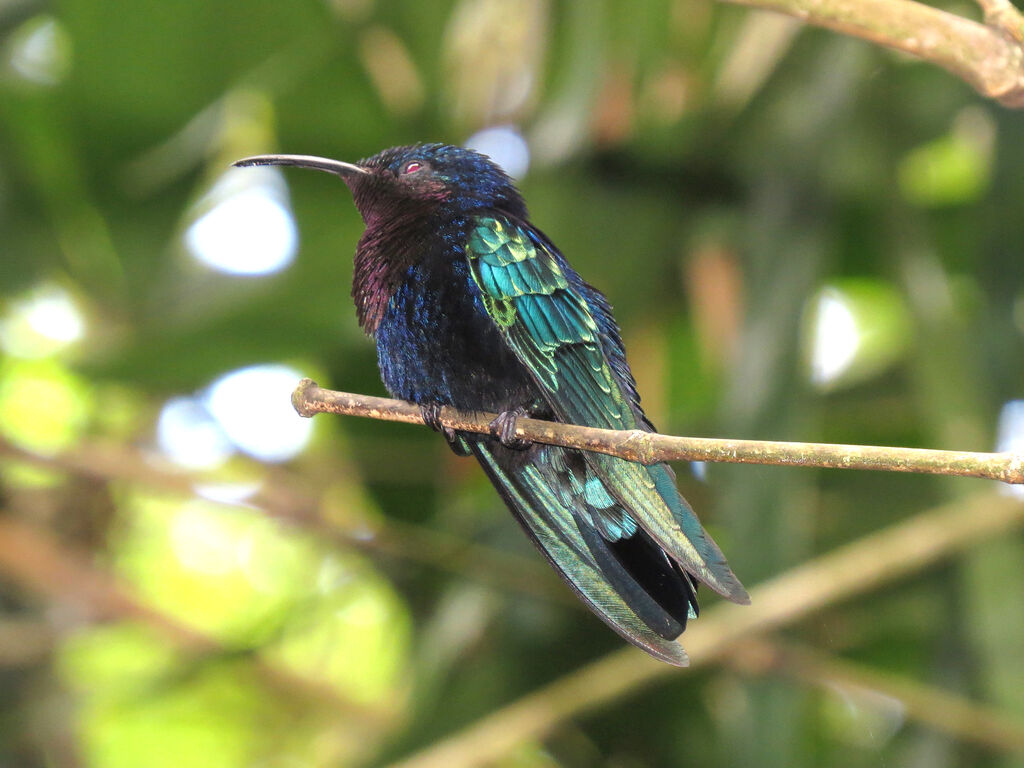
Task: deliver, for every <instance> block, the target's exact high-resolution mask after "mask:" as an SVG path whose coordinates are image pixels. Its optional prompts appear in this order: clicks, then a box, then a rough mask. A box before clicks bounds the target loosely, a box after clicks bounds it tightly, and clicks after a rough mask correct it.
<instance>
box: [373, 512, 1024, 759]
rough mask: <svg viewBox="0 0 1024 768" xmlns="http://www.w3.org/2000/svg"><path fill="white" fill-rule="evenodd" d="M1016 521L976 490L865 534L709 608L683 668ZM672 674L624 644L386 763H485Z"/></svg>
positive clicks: (690, 635)
mask: <svg viewBox="0 0 1024 768" xmlns="http://www.w3.org/2000/svg"><path fill="white" fill-rule="evenodd" d="M1022 524H1024V503H1022V502H1021V501H1019V500H1017V499H1014V498H1012V497H1008V496H1004V495H999V494H979V495H977V496H973V497H971V498H968V499H964V500H961V501H957V502H955V503H952V504H949V505H946V506H944V507H939V508H937V509H934V510H931V511H928V512H924V513H922V514H920V515H917V516H916V517H913V518H911V519H909V520H906V521H904V522H901V523H897V524H896V525H893V526H891V527H889V528H887V529H885V530H882V531H879V532H878V533H874V534H871V535H869V536H865V537H863V538H861V539H859V540H857V541H855V542H853V543H851V544H848V545H846V546H844V547H841V548H839V549H838V550H836V551H834V552H831V553H829V554H826V555H822V556H820V557H818V558H815V559H813V560H810V561H809V562H807V563H804V564H803V565H800V566H797V567H796V568H793V569H791V570H789V571H787V572H785V573H783V574H781V575H780V576H777V577H775V578H773V579H771V580H770V581H768V582H766V583H764V584H761V585H759V586H757V587H755V588H754V589H752V590H751V591H750V598H751V605H750V606H738V605H734V604H732V603H718V604H717V605H714V606H712V607H711V608H710V609H708V610H707V611H706V612H705V613H704V615H702V616H701V618H700V620H699V621H697V622H695V623H694V624H693V626H692V627H691V628H690V629H688V630H687V633H686V634H685V635H684V636H683V640H684V642H685V645H686V648H687V650H688V652H689V654H690V663H691V666H693V667H696V666H700V665H706V664H711V663H715V662H717V661H720V660H721V659H722V658H724V657H725V656H726V654H728V653H730V652H731V651H732V649H734V648H735V647H736V644H737V643H738V642H739V641H741V640H745V639H747V638H749V637H751V636H754V635H757V634H760V633H763V632H766V631H770V630H774V629H778V628H780V627H783V626H786V625H790V624H793V623H794V622H796V621H799V620H800V619H803V618H805V617H807V616H808V615H810V614H811V613H813V612H815V611H818V610H821V609H822V608H825V607H827V606H831V605H835V604H836V603H838V602H841V601H843V600H847V599H849V598H851V597H854V596H855V595H860V594H863V593H865V592H868V591H870V590H872V589H875V588H877V587H879V586H881V585H883V584H887V583H890V582H892V581H895V580H896V579H899V578H901V577H903V576H906V575H908V574H910V573H913V572H915V571H918V570H920V569H922V568H924V567H926V566H928V565H930V564H932V563H934V562H936V561H937V560H939V559H941V558H943V557H948V556H949V555H950V554H952V553H953V552H958V551H962V550H964V549H966V548H968V547H970V546H972V545H974V544H976V543H977V542H980V541H983V540H985V539H988V538H991V537H992V536H995V535H998V534H1001V533H1006V532H1007V531H1010V530H1012V529H1014V528H1016V527H1018V526H1020V525H1022ZM677 674H680V672H679V671H678V670H677V669H676V668H675V667H670V666H669V665H667V664H661V663H659V662H657V661H655V660H653V659H651V658H650V657H648V656H645V655H643V654H642V653H640V652H638V651H636V650H634V649H632V648H626V649H623V650H621V651H616V652H615V653H612V654H609V655H608V656H605V657H604V658H602V659H598V660H597V661H595V662H593V663H591V664H588V665H586V666H584V667H582V668H580V669H578V670H576V671H575V672H573V673H571V674H569V675H566V676H565V677H563V678H561V679H559V680H556V681H554V682H552V683H549V684H548V685H545V686H544V687H542V688H540V689H539V690H537V691H535V692H533V693H531V694H528V695H527V696H524V697H523V698H521V699H519V700H518V701H515V702H513V703H512V704H509V705H508V706H506V707H503V708H502V709H499V710H498V711H496V712H493V713H492V714H490V715H488V716H487V717H485V718H483V719H482V720H479V721H477V722H476V723H473V724H472V725H470V726H468V727H467V728H465V729H464V730H462V731H461V732H459V733H457V734H455V735H453V736H451V737H449V738H447V739H445V740H443V741H441V742H439V743H437V744H435V745H433V746H432V747H428V748H427V749H426V750H424V751H423V752H420V753H418V754H415V755H413V756H412V757H410V758H408V759H406V760H403V761H401V762H400V763H397V764H396V765H394V766H392V768H470V767H471V766H482V765H489V764H491V763H493V762H496V761H497V760H498V759H499V758H501V757H502V756H503V755H505V754H507V753H508V752H509V751H510V750H511V749H513V748H514V747H515V746H516V745H518V744H520V743H522V742H524V741H527V740H530V739H538V738H543V737H544V736H546V735H547V734H549V733H550V732H551V731H552V730H554V729H555V728H556V727H557V726H558V725H559V724H560V723H562V722H565V721H566V720H568V719H570V718H573V717H577V716H580V715H582V714H585V713H587V712H592V711H594V710H596V709H599V708H600V707H602V706H605V705H607V704H608V703H610V702H612V701H614V700H616V699H618V698H620V697H622V696H626V695H629V694H632V693H635V692H636V691H638V690H639V689H641V688H643V687H644V686H647V685H651V684H652V683H655V682H657V681H660V680H664V679H667V678H669V677H670V676H672V675H677ZM683 674H685V673H683Z"/></svg>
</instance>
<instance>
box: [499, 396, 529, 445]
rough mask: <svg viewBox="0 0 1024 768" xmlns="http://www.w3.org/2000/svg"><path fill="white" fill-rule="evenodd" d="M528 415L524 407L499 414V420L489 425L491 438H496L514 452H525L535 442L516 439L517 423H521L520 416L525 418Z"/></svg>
mask: <svg viewBox="0 0 1024 768" xmlns="http://www.w3.org/2000/svg"><path fill="white" fill-rule="evenodd" d="M526 413H527V411H526V409H525V408H523V407H522V406H520V407H518V408H516V409H515V410H514V411H504V412H502V413H499V414H498V416H497V418H495V419H494V421H492V422H491V423H490V424H489V425H488V426H489V427H490V431H491V437H493V438H496V439H497V440H498V442H500V443H501V444H502V445H503V446H505V447H506V448H511V449H512V450H513V451H525V450H526V449H527V448H529V447H530V446H531V445H533V442H531V441H530V440H524V439H523V438H521V437H516V422H517V421H519V417H520V416H525V415H526Z"/></svg>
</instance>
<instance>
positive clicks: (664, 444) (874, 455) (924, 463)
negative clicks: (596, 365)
mask: <svg viewBox="0 0 1024 768" xmlns="http://www.w3.org/2000/svg"><path fill="white" fill-rule="evenodd" d="M292 404H293V405H294V406H295V410H296V411H298V412H299V414H301V415H302V416H312V415H313V414H315V413H338V414H344V415H348V416H363V417H366V418H371V419H382V420H384V421H399V422H403V423H406V424H423V423H424V421H423V416H422V414H421V412H420V409H419V406H417V405H414V404H412V403H407V402H405V401H403V400H391V399H388V398H384V397H371V396H369V395H354V394H351V393H348V392H335V391H332V390H329V389H322V388H320V387H319V386H318V385H317V384H316V382H314V381H311V380H310V379H303V380H302V381H301V382H300V383H299V386H298V387H297V388H296V389H295V392H293V393H292ZM495 416H496V414H493V413H464V412H461V411H457V410H455V409H454V408H448V407H445V408H442V409H441V416H440V418H441V423H443V424H444V425H445V426H448V427H451V428H452V429H456V430H461V431H465V432H477V433H482V434H488V433H489V432H490V426H489V425H490V422H491V421H493V420H494V418H495ZM516 436H517V437H521V438H524V439H526V440H529V441H531V442H537V443H546V444H548V445H561V446H565V447H568V448H579V449H581V450H584V451H596V452H598V453H606V454H609V455H611V456H618V457H620V458H624V459H629V460H630V461H638V462H640V463H642V464H653V463H655V462H658V461H715V462H728V463H733V464H774V465H778V466H798V467H828V468H832V469H876V470H886V471H889V472H921V473H926V474H933V475H961V476H966V477H983V478H989V479H992V480H1001V481H1003V482H1004V483H1024V454H1022V453H1012V452H1004V453H974V452H969V451H937V450H929V449H925V448H888V447H883V446H875V445H839V444H834V443H783V442H776V441H767V440H732V439H723V438H710V437H676V436H673V435H660V434H657V433H655V432H643V431H641V430H636V429H633V430H624V431H616V430H611V429H597V428H595V427H580V426H576V425H573V424H559V423H555V422H550V421H541V420H538V419H526V418H521V419H519V420H518V421H517V422H516Z"/></svg>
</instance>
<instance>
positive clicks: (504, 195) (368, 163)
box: [235, 144, 526, 225]
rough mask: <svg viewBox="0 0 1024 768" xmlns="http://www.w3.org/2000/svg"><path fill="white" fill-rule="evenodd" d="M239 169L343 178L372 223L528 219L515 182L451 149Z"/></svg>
mask: <svg viewBox="0 0 1024 768" xmlns="http://www.w3.org/2000/svg"><path fill="white" fill-rule="evenodd" d="M235 165H236V166H251V165H289V166H295V167H299V168H313V169H316V170H320V171H327V172H328V173H333V174H336V175H338V176H340V177H341V178H342V179H343V180H344V181H345V183H346V184H347V185H348V186H349V188H350V189H351V190H352V196H353V198H354V199H355V203H356V207H357V208H358V209H359V212H360V213H361V214H362V216H363V220H364V221H365V222H366V223H367V224H368V225H371V224H374V223H378V222H384V221H388V220H395V219H407V218H409V217H418V216H430V215H432V214H435V213H441V214H442V215H444V214H450V215H453V216H455V215H463V214H472V213H474V212H476V211H484V210H492V211H503V212H505V213H508V214H511V215H513V216H516V217H520V218H525V217H526V208H525V205H524V204H523V200H522V197H520V195H519V192H518V191H517V190H516V188H515V185H514V184H513V183H512V180H511V179H509V177H508V176H507V175H506V174H505V172H504V171H503V170H502V169H501V168H500V167H499V166H498V165H497V164H495V163H494V162H493V161H492V160H491V159H490V158H488V157H487V156H486V155H482V154H480V153H479V152H474V151H473V150H471V149H464V148H462V147H454V146H451V145H449V144H413V145H411V146H407V147H392V148H391V149H385V150H384V151H383V152H379V153H378V154H376V155H374V156H373V157H369V158H366V159H365V160H360V161H359V162H358V163H346V162H342V161H340V160H329V159H327V158H322V157H313V156H310V155H257V156H256V157H247V158H245V159H244V160H239V161H237V162H236V163H235Z"/></svg>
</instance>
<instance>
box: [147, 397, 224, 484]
mask: <svg viewBox="0 0 1024 768" xmlns="http://www.w3.org/2000/svg"><path fill="white" fill-rule="evenodd" d="M156 441H157V445H158V446H159V448H160V451H161V452H162V453H163V454H164V456H166V457H167V458H168V459H170V460H171V461H173V462H174V463H175V464H177V465H178V466H180V467H184V468H186V469H194V470H200V469H213V468H214V467H217V466H219V465H220V464H223V463H224V462H225V461H226V460H227V459H228V458H230V457H231V455H232V454H233V453H234V446H233V445H232V444H231V441H230V440H229V439H228V437H227V435H226V434H225V433H224V430H223V429H221V426H220V424H218V423H217V421H216V420H215V419H214V418H213V416H212V415H211V414H210V412H209V410H208V409H207V408H206V406H205V405H204V404H203V403H202V402H201V401H200V400H198V399H197V398H194V397H173V398H171V399H170V400H168V401H167V402H166V403H165V404H164V407H163V408H162V409H161V411H160V416H159V418H158V419H157V424H156Z"/></svg>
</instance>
